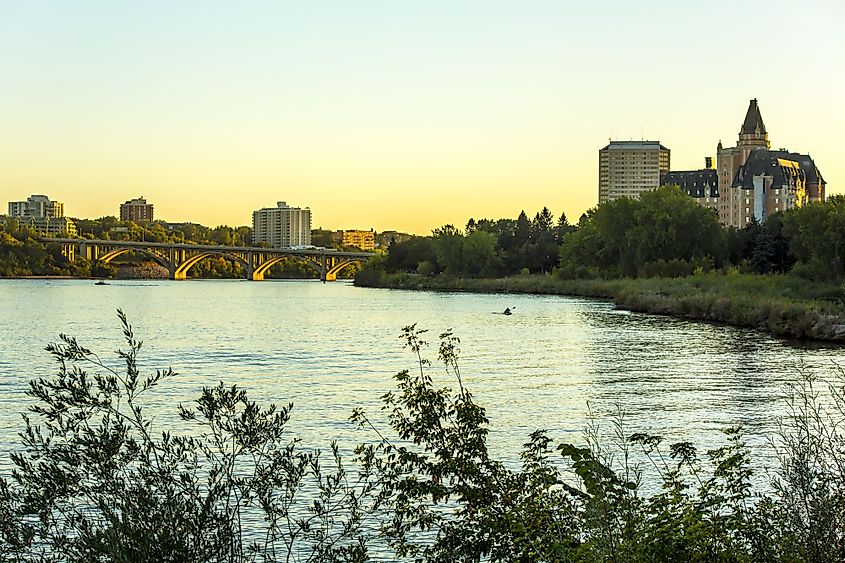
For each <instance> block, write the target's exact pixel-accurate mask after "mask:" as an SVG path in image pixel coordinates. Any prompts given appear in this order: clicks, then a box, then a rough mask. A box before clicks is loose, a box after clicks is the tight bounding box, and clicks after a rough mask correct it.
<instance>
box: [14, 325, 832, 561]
mask: <svg viewBox="0 0 845 563" xmlns="http://www.w3.org/2000/svg"><path fill="white" fill-rule="evenodd" d="M118 314H119V318H120V321H121V328H122V329H123V336H124V342H123V344H122V346H121V347H120V348H119V349H118V350H117V351H116V353H115V354H116V356H117V357H116V358H114V359H115V360H119V361H118V362H115V361H113V359H111V358H107V359H101V356H99V355H98V354H97V353H96V352H94V351H92V350H90V349H88V348H86V347H84V345H83V343H80V342H78V341H77V340H76V339H75V338H74V337H72V336H68V335H61V337H60V340H59V341H58V342H56V343H54V344H50V345H49V346H48V347H47V351H48V352H49V353H50V354H51V356H52V357H53V359H54V360H57V361H56V363H55V364H54V365H55V369H56V371H55V373H54V374H53V375H52V376H45V377H39V378H37V379H33V380H31V382H30V389H29V391H28V393H27V394H28V396H29V397H30V399H32V403H31V405H30V408H29V413H28V416H26V417H24V419H23V424H24V425H25V429H24V430H23V431H22V432H21V433H20V434H19V436H20V440H21V444H20V447H19V448H16V449H15V450H14V451H13V452H11V453H10V454H7V453H6V452H4V455H10V457H11V461H12V465H13V468H14V469H13V470H12V471H11V474H4V475H0V563H5V562H9V563H12V562H18V561H53V562H65V561H185V562H196V563H200V562H205V561H231V562H237V563H247V562H259V561H283V560H288V561H291V560H294V561H306V560H307V561H313V562H315V563H339V562H348V563H363V562H365V561H370V560H373V559H376V560H384V559H385V558H386V557H389V558H390V559H391V560H401V561H411V560H413V561H420V562H423V561H425V562H444V563H445V562H447V561H448V562H452V561H491V562H502V563H504V562H513V561H519V562H526V563H529V562H535V561H536V562H541V561H581V562H588V561H615V562H620V563H622V562H625V563H640V562H642V563H647V562H653V561H689V562H696V563H698V562H700V563H705V562H711V561H736V562H745V561H763V562H777V563H787V562H789V563H792V562H804V561H806V562H814V563H828V562H830V563H833V562H837V561H843V559H845V519H843V518H842V514H843V508H845V474H844V473H843V467H845V459H843V457H844V456H843V452H845V436H843V435H842V433H841V432H838V431H837V429H838V428H840V427H841V425H842V423H843V416H844V415H843V413H845V374H843V373H842V371H841V370H832V372H831V373H818V374H816V373H810V372H804V371H798V372H797V373H796V377H795V380H794V381H793V382H792V383H791V384H789V385H787V386H786V387H785V389H784V397H783V401H784V403H785V404H784V409H783V410H782V411H781V412H782V413H783V415H782V417H781V418H780V419H778V424H777V425H776V426H775V428H774V429H773V430H772V431H771V432H770V436H769V437H770V438H771V440H770V442H769V445H768V446H766V447H767V448H770V450H771V453H772V454H773V455H772V456H768V457H764V458H763V459H765V460H766V466H765V473H758V471H759V470H758V469H757V468H756V465H755V463H754V461H756V460H757V459H758V458H757V456H759V455H760V454H761V452H760V450H758V449H751V448H749V447H748V446H747V444H746V442H745V440H744V438H743V433H742V429H741V428H739V427H732V428H726V429H724V431H723V432H724V436H723V437H722V438H721V439H720V440H719V443H720V444H721V445H720V446H718V447H716V448H714V449H709V450H704V451H701V450H699V449H697V448H696V447H695V445H694V444H692V443H691V442H686V441H685V442H674V443H673V442H672V437H671V436H668V437H665V438H664V437H662V436H659V435H655V434H651V433H643V432H631V429H630V428H629V423H628V422H627V421H626V420H625V413H624V410H623V409H622V407H621V406H618V411H617V413H616V415H611V418H610V420H609V421H608V420H604V421H602V420H600V419H598V418H596V417H595V416H591V417H589V418H588V420H587V421H586V426H585V428H584V430H583V434H582V435H581V436H580V438H578V437H575V439H576V440H577V442H575V443H571V442H566V441H560V440H559V439H557V438H556V437H555V436H552V435H550V434H549V433H547V432H546V431H544V430H542V429H538V430H535V431H533V432H532V433H531V434H530V436H528V437H527V442H526V443H525V444H524V446H523V449H522V451H521V453H520V459H521V463H520V464H519V466H518V467H515V466H514V464H513V463H510V462H512V461H513V460H503V459H498V458H496V457H495V456H494V455H493V454H492V453H491V449H492V448H490V446H488V443H489V441H492V440H493V438H494V435H491V434H490V429H491V426H492V425H491V421H490V420H489V419H488V416H487V413H486V411H485V408H484V407H483V406H482V405H481V404H480V402H476V399H475V397H474V395H473V394H472V392H471V391H470V390H469V389H468V388H467V387H465V380H464V379H462V375H461V368H460V359H459V353H460V345H461V342H460V340H459V339H458V338H457V337H456V336H455V335H454V334H452V332H451V331H446V332H444V333H442V334H441V335H440V336H439V338H438V339H437V340H435V341H434V342H431V345H429V343H428V342H426V341H425V340H424V339H423V338H424V337H425V336H426V334H425V333H426V332H427V331H426V330H422V329H418V328H416V326H415V325H411V326H407V327H405V328H404V329H403V330H402V333H401V335H400V339H401V342H402V344H403V346H404V348H405V349H406V350H407V351H408V352H409V358H408V360H407V366H408V367H407V368H406V369H402V370H401V371H399V372H398V373H397V374H396V375H395V376H394V385H393V389H392V390H391V391H390V392H388V393H386V394H385V395H383V396H382V397H381V403H382V409H383V410H384V411H385V412H386V413H387V416H386V417H384V416H377V417H373V418H370V417H369V415H368V414H367V413H366V412H365V411H364V410H363V409H361V408H356V409H354V410H353V411H352V413H351V416H350V418H349V423H350V424H351V425H353V426H355V427H357V428H358V430H359V432H360V441H359V438H357V436H356V438H354V439H352V440H351V443H350V442H347V443H344V444H342V445H341V444H338V443H336V442H332V443H331V446H330V448H329V449H328V450H325V451H322V452H321V451H320V450H319V449H316V448H315V447H314V446H315V445H316V444H307V443H303V442H302V441H301V440H300V439H299V438H298V437H297V436H296V435H295V433H293V432H291V431H290V429H289V428H288V426H287V425H288V422H289V420H290V419H291V417H292V416H294V415H295V411H294V410H293V404H292V403H288V404H281V405H269V406H267V405H260V404H259V403H256V402H254V401H253V400H250V398H249V397H248V395H247V391H246V389H243V388H239V387H237V386H227V385H226V384H224V383H223V382H222V381H221V382H220V383H219V384H218V385H215V386H209V387H204V388H203V389H202V392H201V394H200V396H199V398H198V399H197V400H196V401H195V402H193V403H190V404H184V405H183V404H179V405H178V420H179V422H178V423H176V424H175V426H176V427H174V428H168V427H162V424H161V422H160V421H161V420H162V419H161V418H157V417H155V416H153V415H152V414H151V411H150V409H151V408H152V406H153V405H156V404H159V403H160V397H161V395H160V393H162V392H166V390H165V389H162V387H166V386H167V385H168V384H169V382H170V381H171V380H173V379H175V378H177V377H178V374H177V373H176V372H174V371H173V370H172V369H171V368H166V369H158V370H155V371H150V370H149V369H143V368H142V366H143V364H142V363H141V362H140V352H141V349H142V342H141V341H140V340H139V339H138V338H137V337H136V336H135V333H134V331H133V329H132V326H131V325H130V324H129V322H128V321H127V319H126V317H125V315H124V314H123V313H122V312H120V311H119V312H118ZM434 350H436V360H435V358H434V357H431V358H429V355H430V354H431V353H432V352H433V351H434ZM102 358H106V356H102ZM118 365H122V366H123V367H120V368H118V367H117V366H118ZM444 367H445V369H444ZM221 369H222V370H223V371H222V372H221V375H220V377H221V379H223V378H224V377H225V365H221ZM148 392H149V393H148ZM174 408H175V407H174ZM385 418H386V419H385ZM608 422H609V423H610V432H609V433H606V431H607V426H606V424H607V423H608ZM602 426H604V431H603V430H602ZM511 431H517V432H521V430H520V429H516V430H514V429H511ZM566 438H573V436H572V435H571V434H567V435H566ZM350 452H353V453H351V454H350ZM761 477H762V479H761ZM373 524H376V525H373Z"/></svg>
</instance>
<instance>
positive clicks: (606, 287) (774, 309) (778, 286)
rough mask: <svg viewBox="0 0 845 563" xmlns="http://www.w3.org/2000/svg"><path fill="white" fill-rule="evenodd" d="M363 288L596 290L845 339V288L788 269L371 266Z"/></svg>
mask: <svg viewBox="0 0 845 563" xmlns="http://www.w3.org/2000/svg"><path fill="white" fill-rule="evenodd" d="M355 285H357V286H359V287H379V288H392V289H415V290H429V291H469V292H478V293H536V294H542V295H570V296H579V297H594V298H601V299H608V300H611V301H613V302H614V303H615V304H616V306H617V307H620V308H623V309H629V310H631V311H637V312H642V313H652V314H658V315H670V316H674V317H678V318H683V319H691V320H704V321H712V322H720V323H725V324H729V325H733V326H738V327H745V328H754V329H759V330H763V331H765V332H768V333H771V334H773V335H775V336H779V337H783V338H795V339H801V340H823V341H834V342H845V291H843V287H842V286H841V285H838V284H832V283H822V282H813V281H808V280H805V279H801V278H798V277H795V276H790V275H767V276H760V275H748V274H721V273H708V274H704V275H696V276H689V277H685V278H645V279H642V278H637V279H631V278H624V279H612V280H604V279H589V280H588V279H574V280H565V279H559V278H557V277H555V276H552V275H531V276H513V277H506V278H496V279H491V278H455V277H451V276H444V275H438V276H423V275H419V274H404V273H400V274H387V273H385V272H379V271H374V270H365V271H364V272H361V273H359V275H358V276H357V277H356V279H355Z"/></svg>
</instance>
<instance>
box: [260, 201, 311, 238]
mask: <svg viewBox="0 0 845 563" xmlns="http://www.w3.org/2000/svg"><path fill="white" fill-rule="evenodd" d="M252 242H253V243H261V242H263V243H266V244H269V245H270V246H271V247H272V248H286V247H291V246H309V245H310V244H311V210H310V209H309V208H307V207H306V208H305V209H301V208H299V207H288V204H287V203H286V202H284V201H280V202H278V203H277V204H276V207H265V208H263V209H259V210H258V211H253V212H252Z"/></svg>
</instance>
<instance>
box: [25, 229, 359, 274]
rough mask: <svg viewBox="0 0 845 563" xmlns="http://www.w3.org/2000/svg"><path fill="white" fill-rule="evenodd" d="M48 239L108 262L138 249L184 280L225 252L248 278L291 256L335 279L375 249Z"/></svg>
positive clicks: (66, 250) (71, 252)
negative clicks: (207, 261)
mask: <svg viewBox="0 0 845 563" xmlns="http://www.w3.org/2000/svg"><path fill="white" fill-rule="evenodd" d="M40 240H41V241H42V242H45V243H57V244H61V245H62V254H64V255H65V256H66V257H67V258H68V259H69V260H75V259H76V257H77V256H83V257H85V258H87V259H89V260H91V261H100V262H102V263H104V264H108V263H109V262H111V261H112V260H114V259H115V258H117V257H118V256H121V255H123V254H126V253H128V252H138V253H141V254H144V255H146V256H148V257H149V258H150V259H151V260H153V261H155V262H156V263H158V264H160V265H161V266H163V267H165V268H167V271H168V272H169V274H170V279H172V280H184V279H186V278H187V274H188V270H190V269H191V267H193V266H194V265H196V264H198V263H199V262H201V261H202V260H204V259H205V258H209V257H212V256H222V257H224V258H227V259H229V260H234V261H235V262H237V263H239V264H240V265H241V266H242V267H243V268H244V270H246V275H247V279H249V280H253V281H261V280H263V279H264V275H265V274H266V273H267V271H268V270H269V269H270V268H272V267H273V266H275V265H276V264H278V263H279V262H281V261H282V260H283V259H285V258H287V257H291V256H293V257H299V258H304V259H306V260H312V261H314V262H316V263H317V265H319V266H320V279H321V280H323V281H324V282H325V281H334V280H336V279H337V275H338V274H339V273H340V271H341V270H343V269H344V268H346V267H347V266H349V265H350V264H353V263H355V262H365V261H367V260H369V259H370V258H372V257H373V253H371V252H345V251H341V250H334V249H329V248H309V249H293V248H261V247H254V246H212V245H205V244H179V243H167V242H134V241H117V240H94V239H75V238H42V239H40Z"/></svg>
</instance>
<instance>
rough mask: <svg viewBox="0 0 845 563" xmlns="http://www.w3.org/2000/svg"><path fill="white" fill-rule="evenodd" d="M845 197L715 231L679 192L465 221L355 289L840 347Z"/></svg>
mask: <svg viewBox="0 0 845 563" xmlns="http://www.w3.org/2000/svg"><path fill="white" fill-rule="evenodd" d="M843 282H845V196H840V195H836V196H832V197H829V198H827V200H825V201H823V202H812V203H809V204H806V205H804V206H803V207H795V208H792V209H789V210H786V211H782V212H779V213H775V214H773V215H770V216H767V217H765V220H764V221H762V222H759V221H756V220H753V221H749V222H748V223H747V224H746V225H745V226H744V227H743V228H741V229H740V228H735V227H725V226H723V225H722V224H720V222H719V217H718V215H717V213H716V210H715V209H712V208H708V207H704V206H702V205H699V204H698V203H697V202H695V201H694V200H693V198H691V197H689V196H688V195H687V194H686V193H684V192H683V191H682V190H681V189H680V188H678V187H677V186H662V187H660V188H658V189H655V190H651V191H647V192H644V193H642V194H641V195H640V197H639V198H638V199H631V198H626V197H623V198H620V199H615V200H613V201H609V202H606V203H602V204H600V205H598V206H596V207H594V208H593V209H590V210H588V211H587V212H586V213H585V214H584V215H582V216H581V217H580V219H579V220H578V223H577V224H571V223H569V221H568V219H567V217H566V215H565V214H562V215H561V216H560V218H559V219H558V221H557V223H556V224H555V222H554V220H553V215H552V213H551V212H550V211H549V209H548V208H545V207H544V208H543V209H542V210H541V211H539V212H537V214H536V215H535V216H534V218H533V219H529V218H528V215H526V213H525V212H524V211H523V212H521V213H520V214H519V217H517V218H516V219H507V218H501V219H486V218H482V219H478V220H476V219H474V218H470V219H469V220H468V221H467V224H466V227H465V228H464V229H463V230H461V229H458V228H456V227H454V226H453V225H444V226H443V227H440V228H438V229H435V230H434V231H432V233H431V236H427V237H417V238H415V239H411V240H408V241H402V242H397V243H396V244H392V245H391V246H390V248H389V249H388V252H387V253H386V254H385V255H383V256H379V257H376V258H374V259H372V260H370V262H369V263H368V264H367V265H366V266H365V267H364V268H363V269H362V271H361V272H359V273H358V275H356V284H357V285H359V286H364V287H393V288H403V289H430V290H449V291H475V292H492V293H495V292H505V291H507V292H518V293H537V294H555V295H572V296H581V297H597V298H603V299H610V300H612V301H613V302H614V303H615V304H616V305H617V306H618V307H620V308H624V309H629V310H631V311H637V312H643V313H653V314H659V315H670V316H674V317H678V318H682V319H690V320H700V321H712V322H718V323H725V324H729V325H733V326H737V327H744V328H752V329H759V330H763V331H766V332H768V333H770V334H773V335H775V336H778V337H783V338H790V339H800V340H820V341H832V342H843V341H845V291H843V287H845V286H843Z"/></svg>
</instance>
